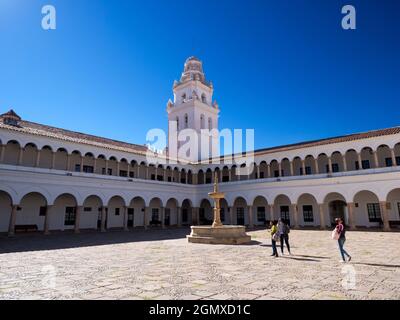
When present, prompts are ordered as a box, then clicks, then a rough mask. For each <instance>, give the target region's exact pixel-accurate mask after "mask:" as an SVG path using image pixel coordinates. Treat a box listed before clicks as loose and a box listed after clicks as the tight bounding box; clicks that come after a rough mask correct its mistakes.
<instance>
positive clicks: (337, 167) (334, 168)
mask: <svg viewBox="0 0 400 320" xmlns="http://www.w3.org/2000/svg"><path fill="white" fill-rule="evenodd" d="M332 172H339V164H337V163H332Z"/></svg>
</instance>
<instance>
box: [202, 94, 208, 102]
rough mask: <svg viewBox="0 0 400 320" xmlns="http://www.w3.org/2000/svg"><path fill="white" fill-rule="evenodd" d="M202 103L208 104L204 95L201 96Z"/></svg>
mask: <svg viewBox="0 0 400 320" xmlns="http://www.w3.org/2000/svg"><path fill="white" fill-rule="evenodd" d="M201 101H202V102H203V103H207V99H206V95H205V94H204V93H203V94H202V95H201Z"/></svg>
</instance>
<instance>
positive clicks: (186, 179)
mask: <svg viewBox="0 0 400 320" xmlns="http://www.w3.org/2000/svg"><path fill="white" fill-rule="evenodd" d="M185 183H186V184H188V183H189V181H188V173H187V172H186V176H185Z"/></svg>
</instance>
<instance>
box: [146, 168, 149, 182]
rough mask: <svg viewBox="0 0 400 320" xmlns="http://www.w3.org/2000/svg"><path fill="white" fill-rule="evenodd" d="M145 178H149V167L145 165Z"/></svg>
mask: <svg viewBox="0 0 400 320" xmlns="http://www.w3.org/2000/svg"><path fill="white" fill-rule="evenodd" d="M146 180H149V167H148V166H146Z"/></svg>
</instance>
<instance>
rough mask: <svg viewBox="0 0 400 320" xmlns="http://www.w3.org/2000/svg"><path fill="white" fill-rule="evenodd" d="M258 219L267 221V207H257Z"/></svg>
mask: <svg viewBox="0 0 400 320" xmlns="http://www.w3.org/2000/svg"><path fill="white" fill-rule="evenodd" d="M257 221H259V222H264V221H265V207H257Z"/></svg>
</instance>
